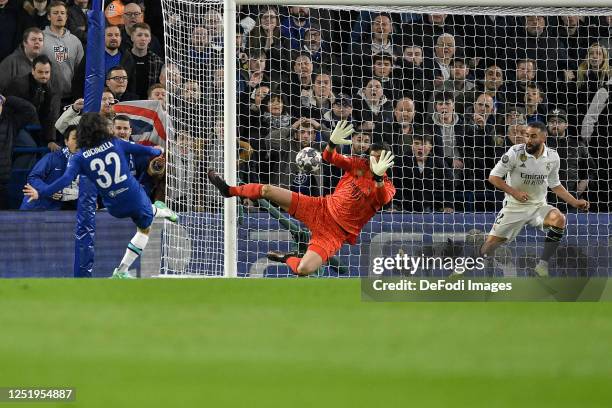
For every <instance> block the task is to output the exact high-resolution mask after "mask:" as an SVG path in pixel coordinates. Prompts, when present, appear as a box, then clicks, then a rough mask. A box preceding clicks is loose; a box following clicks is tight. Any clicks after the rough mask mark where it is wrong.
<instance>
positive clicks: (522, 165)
mask: <svg viewBox="0 0 612 408" xmlns="http://www.w3.org/2000/svg"><path fill="white" fill-rule="evenodd" d="M519 167H527V166H525V163H523V164H521V165H520V166H519Z"/></svg>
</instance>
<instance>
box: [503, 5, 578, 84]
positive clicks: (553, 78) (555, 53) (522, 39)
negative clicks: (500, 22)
mask: <svg viewBox="0 0 612 408" xmlns="http://www.w3.org/2000/svg"><path fill="white" fill-rule="evenodd" d="M521 24H522V27H518V28H517V31H516V36H512V37H511V38H508V40H507V42H506V45H507V47H508V49H507V50H506V51H507V55H508V59H509V60H510V61H513V60H514V61H518V60H524V59H532V60H534V61H536V64H537V74H538V76H537V78H536V80H537V81H538V83H543V84H547V85H549V86H548V89H545V90H544V91H545V92H547V93H548V91H550V92H551V93H555V92H556V84H557V82H558V81H559V82H563V81H564V80H565V74H564V70H565V69H566V68H567V61H568V57H567V49H566V48H565V47H563V44H562V43H561V42H560V40H559V39H557V38H555V37H553V36H551V35H549V32H548V31H547V26H546V18H545V17H544V16H526V17H524V19H522V21H521Z"/></svg>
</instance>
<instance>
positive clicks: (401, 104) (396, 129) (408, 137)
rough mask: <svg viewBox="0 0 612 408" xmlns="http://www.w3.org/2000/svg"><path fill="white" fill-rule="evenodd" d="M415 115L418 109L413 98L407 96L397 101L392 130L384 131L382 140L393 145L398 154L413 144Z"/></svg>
mask: <svg viewBox="0 0 612 408" xmlns="http://www.w3.org/2000/svg"><path fill="white" fill-rule="evenodd" d="M415 117H416V109H415V104H414V101H413V100H412V99H410V98H408V97H407V96H405V97H403V98H401V99H398V100H397V101H396V102H395V108H394V109H393V123H392V124H391V130H390V131H389V130H387V131H385V132H384V134H383V138H382V141H383V142H385V143H387V144H389V145H391V148H392V149H393V152H394V153H395V154H396V155H400V154H402V152H404V149H405V147H408V146H410V145H412V139H413V138H414V134H415V129H414V126H415ZM374 141H376V140H374Z"/></svg>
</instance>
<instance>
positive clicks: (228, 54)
mask: <svg viewBox="0 0 612 408" xmlns="http://www.w3.org/2000/svg"><path fill="white" fill-rule="evenodd" d="M255 4H257V5H276V6H281V5H283V6H286V5H288V4H287V2H286V1H279V0H224V1H223V8H224V13H223V16H224V21H223V24H224V27H223V29H224V56H223V58H224V61H223V62H224V67H225V69H224V85H223V87H224V108H223V109H224V128H225V129H224V135H225V137H224V177H225V179H226V180H227V182H228V183H229V184H230V185H235V184H236V179H237V163H236V148H237V146H236V137H237V132H236V126H235V125H234V123H235V121H236V112H237V110H236V106H237V98H236V10H237V5H255ZM299 5H304V6H326V5H327V6H370V7H389V6H407V7H414V6H432V7H435V6H446V7H448V6H465V7H470V6H471V7H474V6H476V7H479V6H481V7H485V6H491V7H513V8H517V7H533V6H538V7H554V8H568V7H612V0H581V1H580V2H579V3H578V4H577V2H576V1H575V0H536V1H535V2H534V1H529V0H301V1H299ZM237 213H238V212H237V203H236V200H233V199H225V202H224V271H223V276H224V277H230V278H232V277H236V276H237V252H238V237H237V235H238V234H237V227H238V226H237Z"/></svg>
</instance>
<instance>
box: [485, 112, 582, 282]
mask: <svg viewBox="0 0 612 408" xmlns="http://www.w3.org/2000/svg"><path fill="white" fill-rule="evenodd" d="M546 136H547V130H546V126H545V125H544V124H543V123H539V122H535V123H531V124H529V125H528V126H527V135H526V141H525V143H524V144H518V145H515V146H512V147H511V148H510V149H509V150H508V152H506V154H504V155H503V156H502V158H501V160H500V161H499V162H498V163H497V165H496V166H495V167H494V168H493V170H491V174H490V175H489V182H490V183H491V184H493V185H494V186H495V187H496V188H498V189H500V190H502V191H504V192H505V193H506V198H505V199H504V208H502V210H501V211H500V212H499V214H498V215H497V218H496V219H495V223H494V224H493V227H492V228H491V232H489V235H488V236H487V239H486V241H485V243H484V244H483V245H482V247H480V254H481V255H482V256H486V255H490V254H492V253H493V252H494V251H495V249H496V248H497V247H498V246H500V245H502V244H503V243H504V242H510V241H512V240H513V239H514V238H516V236H517V235H518V233H519V232H520V231H521V229H522V228H523V226H524V225H525V224H529V225H531V226H533V227H537V228H541V229H545V228H547V229H548V233H547V235H546V239H545V241H544V251H543V252H542V255H541V257H540V261H539V262H538V264H537V265H536V267H535V269H534V272H535V273H536V274H538V275H539V276H548V260H549V259H550V258H551V257H552V255H553V254H554V253H555V251H556V250H557V247H558V246H559V242H560V241H561V238H562V237H563V234H564V233H565V216H564V215H563V214H562V213H561V211H559V210H558V209H556V208H555V207H553V206H552V205H549V204H547V203H546V193H547V188H548V187H550V189H551V190H552V191H553V192H554V193H555V194H556V195H557V197H559V198H560V199H562V200H563V201H565V202H566V203H568V204H569V205H571V206H572V207H575V208H579V209H581V210H585V211H586V210H588V209H589V202H588V201H586V200H578V199H576V198H575V197H574V196H572V195H571V194H570V193H569V192H568V191H567V190H566V189H565V187H563V185H561V182H560V181H559V165H560V162H559V155H558V154H557V151H556V150H555V149H551V148H549V147H546V144H545V143H546ZM504 177H505V178H506V180H504Z"/></svg>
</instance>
